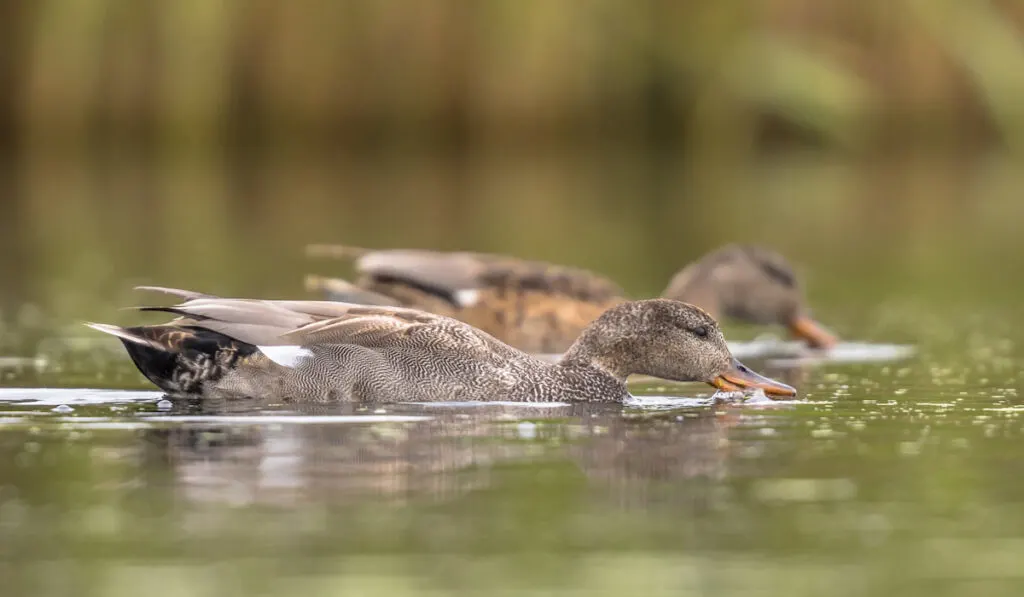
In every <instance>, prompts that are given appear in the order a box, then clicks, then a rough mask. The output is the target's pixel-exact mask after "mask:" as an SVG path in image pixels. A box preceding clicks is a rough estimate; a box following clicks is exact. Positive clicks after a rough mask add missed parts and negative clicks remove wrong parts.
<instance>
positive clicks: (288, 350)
mask: <svg viewBox="0 0 1024 597" xmlns="http://www.w3.org/2000/svg"><path fill="white" fill-rule="evenodd" d="M256 348H258V349H260V352H262V353H263V354H265V355H267V358H268V359H270V360H271V361H274V362H275V363H277V364H278V365H281V366H282V367H288V368H290V369H294V368H295V367H298V365H299V363H301V362H302V361H303V360H304V359H306V358H308V357H311V356H313V352H312V351H311V350H309V349H308V348H303V347H301V346H257V347H256Z"/></svg>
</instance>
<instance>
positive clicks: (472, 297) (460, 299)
mask: <svg viewBox="0 0 1024 597" xmlns="http://www.w3.org/2000/svg"><path fill="white" fill-rule="evenodd" d="M478 300H480V291H479V290H477V289H476V288H465V289H462V290H457V291H456V292H455V302H456V303H458V304H459V306H460V307H472V306H473V305H475V304H476V302H477V301H478Z"/></svg>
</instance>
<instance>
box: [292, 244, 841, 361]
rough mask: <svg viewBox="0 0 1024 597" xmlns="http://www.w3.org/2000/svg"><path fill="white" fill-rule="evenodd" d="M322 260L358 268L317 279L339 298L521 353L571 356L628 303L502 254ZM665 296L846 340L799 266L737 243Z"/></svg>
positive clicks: (326, 253) (585, 279)
mask: <svg viewBox="0 0 1024 597" xmlns="http://www.w3.org/2000/svg"><path fill="white" fill-rule="evenodd" d="M307 253H308V254H309V255H310V256H313V257H335V258H343V259H351V260H353V261H354V264H355V267H356V270H357V271H358V272H359V274H360V277H359V278H358V279H357V280H356V282H355V283H350V282H348V281H345V280H342V279H339V278H328V277H323V276H307V278H306V287H307V289H308V290H311V291H321V292H324V293H325V294H326V296H327V297H328V298H330V299H332V300H337V301H343V302H355V303H363V304H371V305H381V306H401V307H411V308H416V309H422V310H426V311H430V312H432V313H437V314H441V315H446V316H449V317H454V318H457V319H460V320H462V321H465V322H467V323H469V324H471V325H473V326H476V327H478V328H480V329H482V330H484V331H486V332H488V333H489V334H492V335H493V336H495V337H497V338H499V339H501V340H502V341H504V342H507V343H509V344H511V345H512V346H515V347H517V348H519V349H521V350H525V351H528V352H534V353H560V352H563V351H565V350H566V349H567V348H568V347H569V346H570V345H571V344H572V342H573V341H574V340H575V339H576V337H577V336H579V334H580V332H582V330H583V329H584V327H586V326H587V324H589V323H590V322H591V321H593V320H594V319H596V318H597V317H598V316H599V315H600V314H601V313H603V312H604V311H605V310H607V309H609V308H610V307H612V306H615V305H618V304H621V303H623V302H626V301H628V300H629V299H628V298H627V296H626V293H625V292H624V291H623V290H622V288H620V287H619V286H618V285H617V284H615V283H614V282H612V281H611V280H609V279H607V278H605V277H603V276H600V275H598V274H595V273H594V272H591V271H587V270H583V269H578V268H572V267H566V266H561V265H554V264H551V263H545V262H540V261H527V260H522V259H516V258H514V257H506V256H501V255H488V254H481V253H467V252H451V253H449V252H440V251H425V250H413V249H387V250H372V249H363V248H358V247H349V246H341V245H310V246H309V247H307ZM661 296H662V297H664V298H669V299H673V300H678V301H682V302H686V303H691V304H694V305H697V306H699V307H701V308H702V309H704V310H705V311H707V312H708V313H709V314H710V315H711V316H712V317H715V318H722V317H727V318H732V319H736V320H740V321H744V322H749V323H756V324H763V325H767V324H779V325H783V326H785V327H786V328H787V329H788V330H789V331H790V333H791V334H792V335H793V336H795V337H797V338H799V339H801V340H803V341H805V342H806V343H807V344H808V345H809V346H811V347H814V348H828V347H831V346H832V345H834V344H835V343H836V337H835V336H833V335H832V334H831V333H830V332H829V331H828V330H826V329H825V328H824V327H823V326H821V325H820V324H818V323H817V322H815V321H814V319H812V318H811V317H810V315H809V314H808V309H807V306H806V301H805V298H804V293H803V289H802V287H801V285H800V282H799V279H798V278H797V276H796V274H795V272H794V270H793V267H792V266H791V265H790V264H789V263H788V262H787V260H786V259H785V258H784V257H783V256H782V255H780V254H778V253H777V252H775V251H772V250H770V249H767V248H764V247H759V246H752V245H738V244H734V245H727V246H724V247H721V248H719V249H717V250H715V251H712V252H711V253H708V254H706V255H705V256H703V257H702V258H701V259H699V260H697V261H695V262H693V263H691V264H690V265H688V266H686V267H684V268H683V269H681V270H680V271H679V272H678V273H676V275H675V276H673V278H672V280H671V281H670V282H669V284H668V286H667V287H666V288H665V290H664V291H663V292H662V295H661Z"/></svg>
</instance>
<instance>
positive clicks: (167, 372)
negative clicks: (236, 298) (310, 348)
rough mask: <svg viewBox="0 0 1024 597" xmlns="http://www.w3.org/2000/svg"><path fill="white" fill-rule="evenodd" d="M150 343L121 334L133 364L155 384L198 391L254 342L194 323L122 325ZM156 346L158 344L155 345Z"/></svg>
mask: <svg viewBox="0 0 1024 597" xmlns="http://www.w3.org/2000/svg"><path fill="white" fill-rule="evenodd" d="M124 329H125V331H127V332H129V333H130V334H132V335H135V336H139V337H141V338H145V339H146V340H149V343H140V342H132V341H130V340H126V339H124V338H121V342H122V343H123V344H124V347H125V349H126V350H127V351H128V355H129V356H130V357H131V359H132V362H133V363H135V366H136V367H137V368H138V369H139V371H140V372H142V374H143V375H145V376H146V378H147V379H149V381H151V382H153V383H154V384H155V385H156V386H157V387H158V388H160V389H161V390H163V391H165V392H167V393H168V394H175V395H197V394H202V393H203V386H204V385H205V384H206V383H208V382H215V381H217V380H219V379H220V378H221V377H223V376H224V374H225V373H227V372H228V371H229V370H231V369H232V368H234V367H235V365H236V364H237V363H238V361H239V360H241V359H244V358H246V357H249V356H251V355H253V354H255V353H256V352H258V351H259V349H258V348H256V346H254V345H252V344H248V343H246V342H241V341H239V340H235V339H234V338H231V337H229V336H225V335H224V334H221V333H218V332H214V331H212V330H208V329H205V328H200V327H195V326H173V325H147V326H138V327H129V328H124ZM158 347H159V348H158Z"/></svg>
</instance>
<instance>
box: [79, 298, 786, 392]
mask: <svg viewBox="0 0 1024 597" xmlns="http://www.w3.org/2000/svg"><path fill="white" fill-rule="evenodd" d="M150 289H155V290H162V291H164V292H168V293H171V294H174V295H176V296H179V297H182V298H184V299H185V301H184V302H183V303H181V304H179V305H175V306H171V307H142V308H141V309H142V310H144V311H163V312H167V313H173V314H176V315H178V316H179V318H178V319H177V320H175V321H172V322H171V323H169V324H164V325H151V326H139V327H128V328H123V327H118V326H112V325H106V324H88V325H89V326H90V327H92V328H94V329H96V330H98V331H101V332H104V333H108V334H112V335H114V336H117V337H118V338H120V339H121V341H122V342H123V343H124V346H125V348H126V349H127V350H128V354H129V355H130V356H131V358H132V360H133V361H134V363H135V365H136V366H137V367H138V368H139V370H140V371H141V372H142V373H143V375H145V376H146V377H147V378H148V379H149V380H150V381H152V382H153V383H154V384H156V385H157V386H158V387H159V388H161V389H162V390H164V391H165V392H167V393H169V394H173V395H180V396H201V397H206V398H214V397H216V398H259V399H279V400H280V399H292V400H299V401H359V402H386V401H410V402H428V401H470V400H472V401H483V400H492V401H529V402H533V401H575V402H600V401H603V402H614V401H621V400H622V399H624V398H626V397H627V396H629V393H628V391H627V389H626V379H627V377H629V376H630V375H632V374H641V375H652V376H655V377H660V378H663V379H668V380H673V381H699V382H706V383H708V384H710V385H713V386H715V387H717V388H720V389H724V390H729V391H732V390H739V389H744V388H761V389H763V390H764V391H765V393H766V394H769V395H773V396H794V395H795V394H796V391H795V390H794V389H793V388H791V387H790V386H787V385H785V384H782V383H779V382H776V381H773V380H771V379H768V378H765V377H762V376H760V375H758V374H756V373H754V372H753V371H751V370H750V369H748V368H747V367H745V366H744V365H743V364H741V363H740V362H739V361H737V360H736V359H735V358H733V357H732V354H731V353H730V352H729V348H728V347H727V346H726V343H725V338H724V337H723V336H722V332H721V330H719V328H718V325H717V324H716V323H715V320H714V319H713V318H712V317H711V316H709V315H708V314H707V313H705V312H704V311H702V310H701V309H699V308H697V307H694V306H692V305H687V304H685V303H680V302H678V301H672V300H667V299H651V300H646V301H630V302H625V303H622V304H619V305H616V306H615V307H612V308H611V309H609V310H607V311H606V312H605V313H603V314H602V315H601V316H599V317H598V318H596V320H595V321H594V322H593V323H591V324H590V325H588V326H587V327H586V328H585V329H584V330H583V333H582V334H581V335H580V337H579V339H577V341H576V342H575V343H573V344H572V346H571V347H570V348H569V350H568V351H567V352H566V354H565V355H564V356H563V357H562V358H561V359H560V360H559V361H558V362H555V363H549V362H545V361H542V360H540V359H538V358H536V357H533V356H530V355H528V354H526V353H525V352H522V351H520V350H518V349H515V348H513V347H511V346H509V345H507V344H505V343H503V342H501V341H499V340H497V339H496V338H494V337H493V336H491V335H489V334H487V333H485V332H483V331H481V330H478V329H476V328H474V327H472V326H470V325H468V324H466V323H464V322H461V321H458V320H456V319H452V318H449V317H444V316H440V315H436V314H433V313H427V312H423V311H416V310H413V309H404V308H395V307H377V306H366V305H353V304H343V303H337V302H329V301H265V300H253V299H225V298H217V297H212V296H209V295H204V294H200V293H196V292H191V291H186V290H176V289H163V288H154V287H150Z"/></svg>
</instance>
